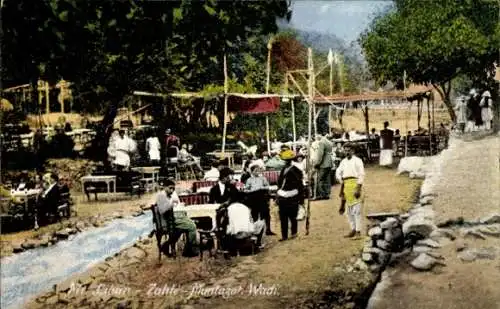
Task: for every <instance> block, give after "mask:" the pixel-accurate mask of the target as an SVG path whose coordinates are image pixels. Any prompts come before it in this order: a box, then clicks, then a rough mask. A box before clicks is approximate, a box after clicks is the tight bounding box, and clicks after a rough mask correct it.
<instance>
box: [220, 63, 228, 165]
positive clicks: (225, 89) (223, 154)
mask: <svg viewBox="0 0 500 309" xmlns="http://www.w3.org/2000/svg"><path fill="white" fill-rule="evenodd" d="M228 88H229V84H228V76H227V57H226V54H224V129H223V132H222V157H221V159H222V160H223V159H224V158H225V152H226V134H227V99H228V96H227V94H228V92H229V89H228Z"/></svg>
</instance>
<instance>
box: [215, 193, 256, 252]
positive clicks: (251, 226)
mask: <svg viewBox="0 0 500 309" xmlns="http://www.w3.org/2000/svg"><path fill="white" fill-rule="evenodd" d="M232 200H233V201H232V202H231V204H229V206H227V208H226V209H225V212H226V215H227V227H226V235H225V237H224V238H223V241H222V243H223V244H222V246H223V249H224V250H225V251H226V252H227V251H229V253H231V254H232V255H234V254H235V253H236V251H237V250H238V242H239V241H241V240H245V239H248V238H250V237H256V238H257V242H256V244H257V246H259V247H261V246H262V238H263V235H264V232H265V222H264V220H258V221H255V222H254V221H253V219H252V214H251V211H250V208H248V207H247V206H246V205H244V204H242V203H241V201H242V195H241V194H235V195H234V196H233V199H232ZM221 211H224V207H223V208H221V209H220V210H219V212H221ZM226 257H227V255H226Z"/></svg>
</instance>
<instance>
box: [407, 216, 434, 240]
mask: <svg viewBox="0 0 500 309" xmlns="http://www.w3.org/2000/svg"><path fill="white" fill-rule="evenodd" d="M435 229H436V226H435V225H434V223H433V222H432V221H430V220H426V219H423V218H420V217H418V216H417V217H410V218H409V219H408V221H406V222H405V223H404V224H403V233H404V235H405V236H406V235H407V234H409V233H412V232H413V233H416V234H418V235H420V236H422V237H424V238H427V237H428V236H429V235H430V234H431V233H432V231H433V230H435Z"/></svg>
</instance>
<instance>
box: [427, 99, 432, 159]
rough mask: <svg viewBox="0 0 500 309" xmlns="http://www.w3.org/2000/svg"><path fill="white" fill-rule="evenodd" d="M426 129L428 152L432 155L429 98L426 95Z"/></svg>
mask: <svg viewBox="0 0 500 309" xmlns="http://www.w3.org/2000/svg"><path fill="white" fill-rule="evenodd" d="M426 100H427V129H428V130H429V149H430V150H429V153H430V155H431V156H432V132H431V109H430V104H429V98H428V97H427V99H426Z"/></svg>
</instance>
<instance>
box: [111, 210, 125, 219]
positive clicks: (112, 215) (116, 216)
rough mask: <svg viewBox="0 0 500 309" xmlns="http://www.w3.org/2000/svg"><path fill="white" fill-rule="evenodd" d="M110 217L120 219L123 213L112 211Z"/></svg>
mask: <svg viewBox="0 0 500 309" xmlns="http://www.w3.org/2000/svg"><path fill="white" fill-rule="evenodd" d="M111 217H112V218H113V219H121V218H123V214H122V213H121V212H114V213H112V214H111Z"/></svg>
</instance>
